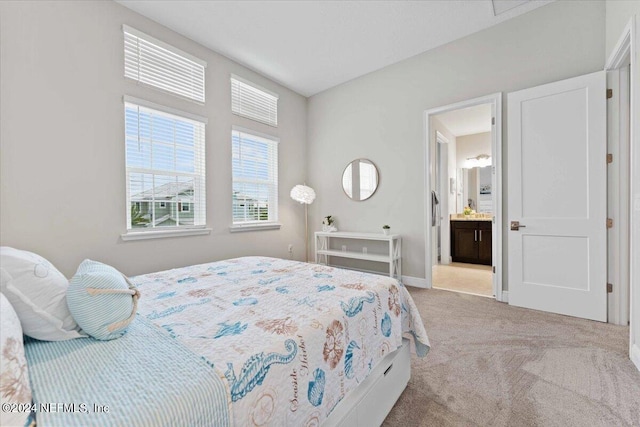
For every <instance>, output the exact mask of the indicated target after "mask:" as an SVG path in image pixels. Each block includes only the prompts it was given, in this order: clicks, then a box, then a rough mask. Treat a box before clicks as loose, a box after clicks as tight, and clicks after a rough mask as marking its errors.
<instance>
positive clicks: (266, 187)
mask: <svg viewBox="0 0 640 427" xmlns="http://www.w3.org/2000/svg"><path fill="white" fill-rule="evenodd" d="M231 142H232V170H233V200H232V206H233V224H234V225H236V226H238V225H240V226H242V225H261V224H269V223H274V224H275V223H276V222H277V221H278V139H277V138H274V137H271V136H268V135H262V134H259V133H257V132H253V131H247V130H244V129H241V128H237V127H234V128H233V131H232V132H231Z"/></svg>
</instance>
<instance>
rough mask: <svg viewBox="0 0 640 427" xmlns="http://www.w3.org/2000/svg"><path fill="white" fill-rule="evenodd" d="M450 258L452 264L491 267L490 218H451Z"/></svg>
mask: <svg viewBox="0 0 640 427" xmlns="http://www.w3.org/2000/svg"><path fill="white" fill-rule="evenodd" d="M450 221H451V258H452V260H453V262H465V263H469V264H484V265H491V264H492V263H491V261H492V260H491V228H492V226H493V223H492V218H491V217H490V216H478V217H464V216H462V215H452V216H451V219H450Z"/></svg>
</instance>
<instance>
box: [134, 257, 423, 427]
mask: <svg viewBox="0 0 640 427" xmlns="http://www.w3.org/2000/svg"><path fill="white" fill-rule="evenodd" d="M131 281H132V282H133V283H134V284H135V285H136V286H137V287H138V289H139V290H140V292H141V293H142V298H141V299H140V302H139V306H138V315H142V316H144V317H146V318H147V319H148V320H150V321H152V322H153V323H155V324H156V325H158V326H160V327H162V328H163V329H164V330H166V331H167V333H169V334H170V335H171V336H172V337H174V338H175V339H177V340H179V341H181V342H182V343H183V344H185V345H186V346H187V347H188V348H189V349H190V350H191V351H193V352H194V353H196V354H197V355H199V356H200V357H202V359H203V360H205V361H206V362H207V363H208V364H209V365H210V366H211V367H212V368H214V369H217V370H218V371H219V372H220V373H221V374H223V375H224V377H225V378H226V380H227V383H228V387H229V394H230V400H231V401H232V402H233V404H232V412H233V414H232V417H233V419H234V424H235V425H242V426H250V425H318V424H319V423H321V422H322V421H324V420H325V419H326V418H327V416H328V415H329V414H330V413H331V411H332V410H333V408H334V407H335V406H336V405H337V404H338V403H339V402H340V400H341V399H342V398H343V397H344V396H345V395H346V394H348V393H349V392H350V391H352V390H354V389H355V388H356V387H357V386H358V384H359V383H360V382H362V380H364V378H366V376H367V375H368V374H369V372H370V371H371V370H372V369H373V367H375V366H376V363H378V361H380V360H381V359H382V358H383V357H384V356H385V355H386V354H388V353H389V352H392V351H394V350H396V349H397V348H398V347H400V345H401V343H402V336H403V334H405V333H410V334H411V335H412V336H413V338H414V343H415V348H416V351H417V353H418V355H419V356H424V355H425V354H426V353H427V351H428V350H429V340H428V338H427V334H426V332H425V329H424V325H423V322H422V320H421V319H420V316H419V314H418V311H417V309H416V307H415V304H414V302H413V300H412V298H411V296H410V295H409V293H408V292H407V290H406V289H405V288H404V286H402V285H401V284H400V283H398V281H396V280H394V279H392V278H389V277H386V276H380V275H373V274H368V273H361V272H356V271H351V270H344V269H338V268H332V267H327V266H322V265H315V264H307V263H302V262H297V261H290V260H282V259H276V258H266V257H244V258H236V259H231V260H226V261H219V262H214V263H210V264H202V265H194V266H190V267H185V268H180V269H174V270H168V271H164V272H159V273H152V274H146V275H142V276H137V277H134V278H132V279H131Z"/></svg>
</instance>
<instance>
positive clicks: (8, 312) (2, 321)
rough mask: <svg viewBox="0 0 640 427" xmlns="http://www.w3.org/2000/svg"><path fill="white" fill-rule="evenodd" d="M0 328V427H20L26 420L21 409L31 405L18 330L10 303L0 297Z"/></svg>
mask: <svg viewBox="0 0 640 427" xmlns="http://www.w3.org/2000/svg"><path fill="white" fill-rule="evenodd" d="M0 328H1V333H0V375H2V381H1V384H2V387H1V390H0V395H2V411H0V425H2V426H24V425H25V424H26V422H27V419H28V418H29V411H28V410H27V411H25V408H27V409H28V408H29V404H30V403H31V386H30V385H29V369H28V367H27V359H26V358H25V357H24V343H23V341H22V328H21V327H20V319H18V315H17V314H16V312H15V310H14V309H13V307H12V306H11V303H10V302H9V300H7V298H6V297H5V296H4V294H1V293H0ZM7 405H9V406H8V407H7Z"/></svg>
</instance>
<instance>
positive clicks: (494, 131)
mask: <svg viewBox="0 0 640 427" xmlns="http://www.w3.org/2000/svg"><path fill="white" fill-rule="evenodd" d="M483 104H491V112H492V117H493V118H494V119H495V120H494V123H493V124H492V126H491V151H492V153H491V156H492V163H493V175H492V177H491V185H492V193H494V197H493V215H494V221H493V231H492V234H491V237H492V242H493V247H492V256H493V267H494V270H495V271H494V272H493V293H494V295H495V298H496V300H498V301H503V293H502V265H503V261H504V260H503V258H502V231H503V230H502V92H497V93H494V94H491V95H486V96H481V97H479V98H473V99H469V100H466V101H461V102H457V103H455V104H450V105H445V106H442V107H437V108H433V109H430V110H426V111H425V112H424V129H425V133H424V206H425V216H424V217H425V222H424V229H425V279H426V287H427V288H431V287H432V286H433V282H432V268H433V255H432V244H431V241H432V240H431V239H432V236H431V234H432V232H431V228H432V227H431V170H432V161H433V159H434V153H432V152H431V144H430V139H431V137H432V136H433V135H434V134H435V130H434V129H433V128H432V126H431V117H432V116H435V115H438V114H442V113H446V112H449V111H454V110H460V109H463V108H468V107H474V106H476V105H483Z"/></svg>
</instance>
